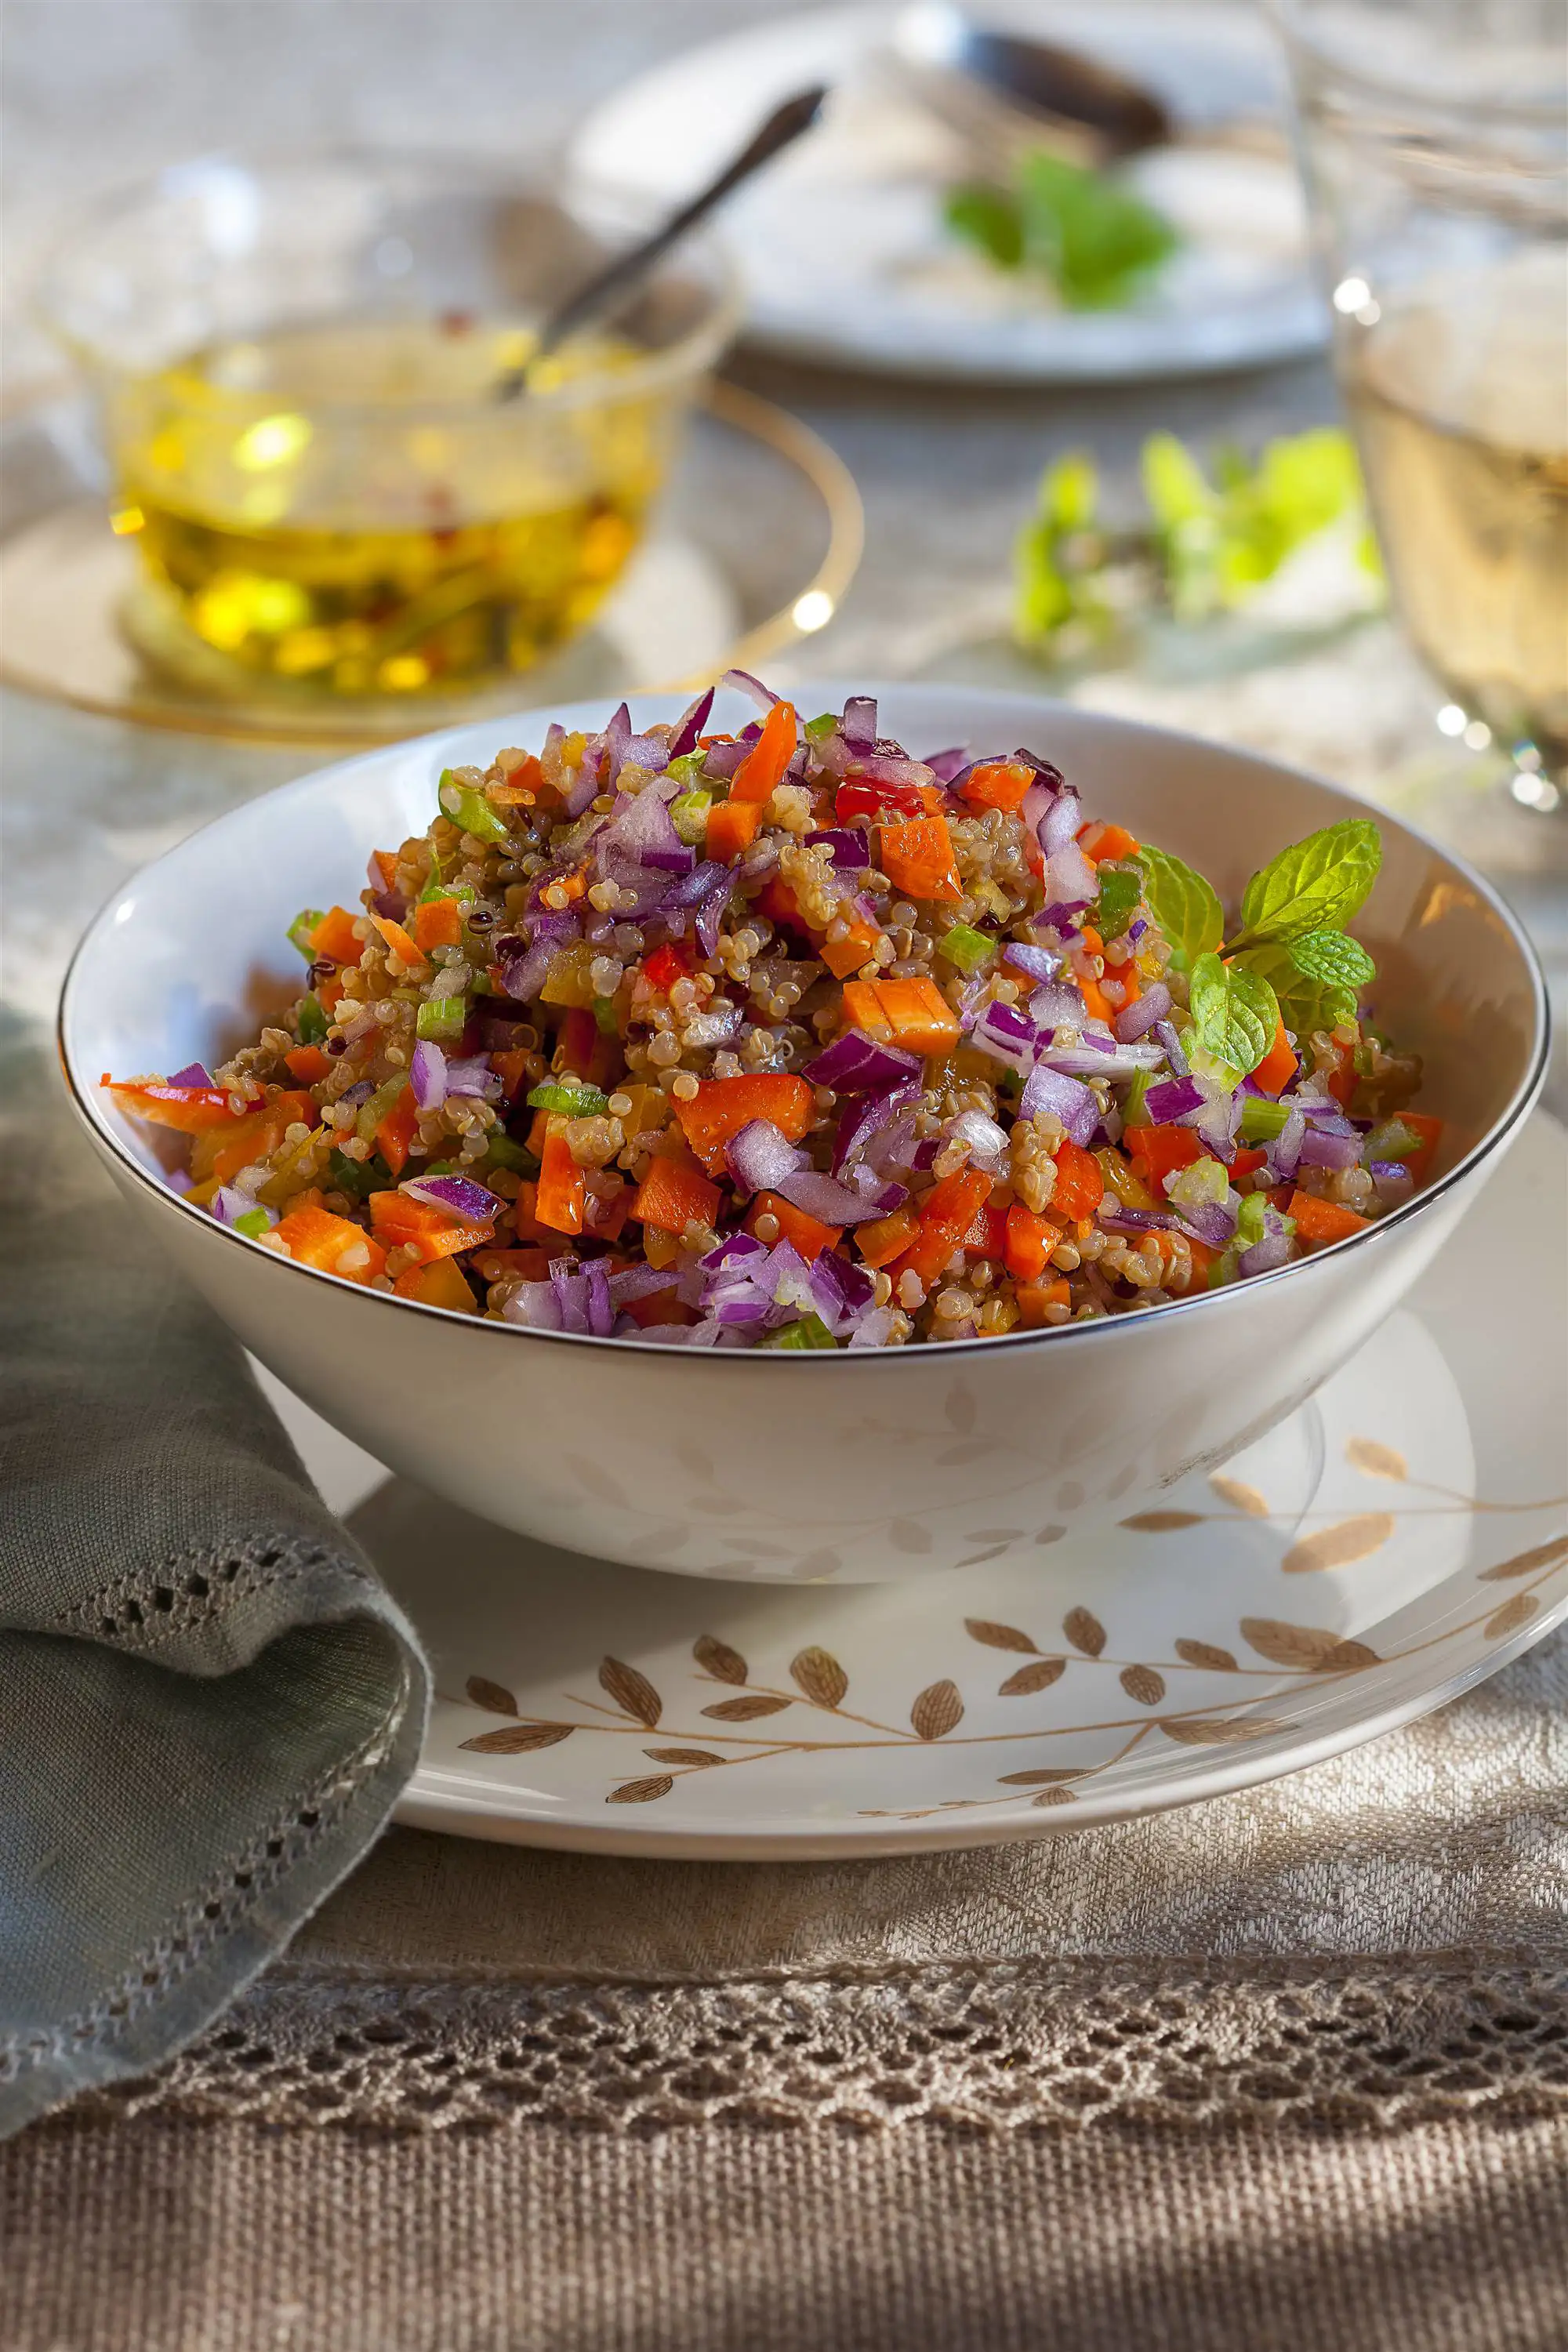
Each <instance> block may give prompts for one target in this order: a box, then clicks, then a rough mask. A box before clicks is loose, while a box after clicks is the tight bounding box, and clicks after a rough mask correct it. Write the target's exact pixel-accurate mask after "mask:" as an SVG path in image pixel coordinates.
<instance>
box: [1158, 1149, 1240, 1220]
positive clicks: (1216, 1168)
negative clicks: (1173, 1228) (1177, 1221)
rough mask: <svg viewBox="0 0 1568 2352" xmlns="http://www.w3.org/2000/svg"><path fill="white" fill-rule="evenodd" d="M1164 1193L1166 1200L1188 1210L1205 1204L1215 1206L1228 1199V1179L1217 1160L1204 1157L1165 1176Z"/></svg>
mask: <svg viewBox="0 0 1568 2352" xmlns="http://www.w3.org/2000/svg"><path fill="white" fill-rule="evenodd" d="M1165 1192H1166V1196H1167V1198H1168V1199H1170V1200H1173V1201H1174V1202H1177V1203H1178V1205H1184V1206H1186V1207H1188V1208H1197V1207H1198V1206H1200V1205H1201V1204H1202V1203H1204V1202H1212V1203H1213V1204H1215V1206H1217V1205H1218V1204H1219V1203H1220V1202H1224V1201H1226V1200H1228V1199H1229V1197H1230V1177H1229V1175H1228V1174H1227V1173H1226V1170H1225V1168H1224V1167H1223V1166H1222V1164H1221V1163H1220V1161H1219V1160H1210V1159H1208V1158H1207V1157H1206V1156H1205V1158H1203V1159H1201V1160H1193V1161H1192V1163H1191V1164H1190V1166H1188V1167H1186V1168H1178V1169H1177V1171H1176V1172H1175V1174H1174V1175H1173V1176H1167V1178H1166V1179H1165Z"/></svg>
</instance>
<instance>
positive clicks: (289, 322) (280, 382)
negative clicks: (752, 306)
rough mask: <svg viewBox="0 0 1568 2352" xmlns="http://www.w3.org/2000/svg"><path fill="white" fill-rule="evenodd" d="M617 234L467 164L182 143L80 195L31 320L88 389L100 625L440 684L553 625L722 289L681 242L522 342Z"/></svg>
mask: <svg viewBox="0 0 1568 2352" xmlns="http://www.w3.org/2000/svg"><path fill="white" fill-rule="evenodd" d="M628 234H629V230H628V228H627V226H626V225H625V224H622V223H617V222H615V221H606V220H604V219H602V218H595V219H589V218H586V217H584V216H583V215H579V214H577V213H574V212H573V211H571V210H569V209H568V208H567V206H566V205H564V204H563V203H562V202H561V201H560V200H559V199H557V198H556V197H555V196H553V195H552V194H549V193H547V192H545V191H543V190H542V189H541V188H538V187H530V186H527V185H520V184H518V183H517V182H516V181H512V180H508V179H507V178H506V177H504V175H502V174H501V173H499V172H494V173H492V172H490V171H489V170H487V169H486V167H484V166H483V165H482V164H476V163H468V162H465V161H461V160H451V159H447V158H432V157H419V156H416V157H412V158H399V157H393V156H387V157H376V156H370V155H363V154H353V153H336V154H330V155H318V156H312V157H300V158H298V159H279V160H275V161H247V160H244V159H239V158H232V157H214V158H208V159H205V160H203V161H200V162H197V163H189V164H183V165H180V166H177V167H175V168H173V169H171V170H168V171H165V172H163V173H160V174H159V175H158V177H157V178H156V179H155V180H153V181H152V182H150V183H148V184H145V185H144V186H142V187H141V188H138V189H134V190H132V191H131V192H130V193H129V194H122V195H121V196H118V197H116V198H114V199H112V200H110V201H109V202H107V203H105V204H103V205H100V206H99V207H98V208H97V209H96V211H95V212H94V213H93V214H91V215H88V216H87V217H86V218H85V219H84V220H83V221H82V222H81V223H80V224H79V226H78V228H77V229H76V231H75V232H74V233H73V235H72V236H71V237H70V238H69V240H68V242H67V243H66V244H65V245H64V246H63V247H62V248H61V250H60V251H59V253H58V255H57V257H56V258H55V260H54V262H53V264H52V266H51V268H49V270H48V271H47V275H46V278H45V280H44V283H43V287H42V289H41V304H42V309H43V311H44V315H45V318H46V320H47V323H48V324H49V326H50V327H51V329H52V330H53V331H54V332H55V334H56V335H57V336H58V338H59V340H60V341H62V342H64V343H65V344H66V346H67V347H68V349H69V351H70V352H72V354H73V355H74V357H75V358H76V360H77V362H79V365H80V366H81V368H82V369H83V371H84V372H85V373H86V376H87V378H88V381H89V385H90V387H91V389H92V391H93V394H94V396H95V403H96V407H97V410H98V415H99V417H100V430H101V435H102V441H103V447H104V454H105V458H106V461H107V467H108V478H109V484H110V512H109V518H108V523H107V525H106V527H107V528H110V529H112V530H115V531H117V532H119V533H121V534H122V535H126V536H130V537H133V538H134V541H135V542H136V545H137V548H138V550H139V551H140V555H141V558H142V564H141V572H140V583H139V585H138V587H137V589H136V590H135V592H134V593H132V596H131V598H130V599H129V600H128V603H127V604H126V607H125V609H124V612H123V614H122V615H121V619H122V624H123V625H124V627H125V629H126V631H127V634H128V635H131V636H132V640H133V642H134V643H135V644H136V646H137V647H138V649H139V650H140V651H141V652H142V654H143V655H144V656H147V657H148V658H150V659H152V660H153V662H154V663H155V664H157V665H159V666H161V667H166V668H169V669H171V670H173V671H174V672H175V673H177V674H179V675H181V676H182V677H184V679H185V680H186V681H187V683H189V684H192V685H194V686H196V687H198V688H205V689H206V690H208V691H211V692H213V693H216V694H218V695H220V696H221V695H222V694H223V693H225V692H226V691H232V692H235V693H243V694H246V695H247V696H252V697H253V696H254V695H255V694H256V693H257V691H258V689H264V688H266V687H267V686H268V684H270V685H271V686H272V687H273V688H276V690H277V691H278V692H279V693H280V694H284V695H287V696H289V698H301V697H303V698H314V697H317V696H321V697H331V698H337V697H353V698H408V699H409V700H410V701H417V700H432V699H436V700H438V699H441V698H447V697H450V696H453V695H459V696H460V695H461V694H462V693H463V692H464V691H465V690H467V689H470V688H476V687H479V686H480V685H483V684H485V683H487V682H491V681H494V680H495V679H497V678H498V677H501V676H503V675H504V674H506V673H508V672H511V671H524V670H527V669H529V668H530V667H531V666H532V665H533V664H534V663H535V662H536V661H537V660H539V659H540V658H541V657H542V656H543V655H545V654H547V653H549V652H550V651H551V650H552V649H553V648H554V647H556V646H560V645H562V644H563V643H564V642H565V641H566V640H567V639H568V638H570V637H572V636H574V635H575V634H576V633H577V632H578V631H579V630H580V629H582V628H583V626H584V624H585V623H586V622H587V621H588V620H589V619H590V618H591V617H592V615H593V614H594V613H595V610H596V608H597V607H598V605H599V604H601V602H602V601H603V599H604V597H605V594H606V593H608V591H609V590H610V588H611V587H612V586H613V585H614V583H615V582H616V579H617V578H618V576H619V574H620V573H621V572H622V570H623V569H624V567H625V565H626V561H627V559H628V557H629V556H630V555H631V553H632V551H633V550H634V549H635V548H636V546H637V543H638V541H639V540H640V539H641V537H642V535H643V532H644V530H645V528H646V526H647V520H648V517H649V514H650V512H651V510H652V509H653V508H654V506H655V503H656V502H657V499H658V494H659V491H660V489H661V488H662V486H663V483H664V481H665V479H666V478H667V475H668V470H669V466H670V461H671V458H672V456H673V455H674V452H675V450H676V447H677V446H678V442H679V434H680V429H681V425H682V423H683V421H684V418H685V415H686V413H687V411H688V409H689V405H690V404H691V401H692V399H693V397H694V396H695V395H696V394H697V393H698V392H699V390H700V387H701V385H702V383H703V381H704V379H705V378H706V376H707V374H708V373H709V372H710V370H711V368H712V366H713V364H714V362H715V361H716V360H717V358H718V357H719V355H720V354H721V352H722V351H723V349H724V347H725V345H726V343H727V342H728V341H729V340H730V338H731V335H732V333H733V331H734V329H735V326H736V324H737V320H738V299H737V295H736V290H735V288H734V285H733V282H732V279H731V276H730V273H729V271H728V268H727V267H726V265H725V264H724V262H723V260H722V258H721V256H720V255H719V253H718V252H717V251H716V249H715V248H713V247H711V246H709V245H691V246H688V247H683V248H682V250H681V251H680V253H679V256H677V257H672V258H671V259H670V260H668V261H667V262H666V264H665V265H664V267H663V268H661V269H660V270H659V271H658V272H657V273H656V274H655V275H654V276H653V278H651V279H650V280H649V281H648V282H647V284H646V285H645V287H644V288H643V289H642V290H641V292H640V293H639V294H638V295H637V297H636V298H635V299H633V300H631V301H630V302H629V303H628V305H627V307H626V309H625V310H624V311H622V312H621V313H620V314H618V315H616V317H615V318H614V319H613V320H611V321H610V323H609V324H608V325H607V326H606V327H605V328H603V329H599V330H590V331H586V332H584V333H583V334H580V335H578V336H575V337H574V338H572V339H571V340H569V341H566V342H564V343H563V344H562V345H561V346H560V347H559V349H557V350H556V351H554V352H551V353H549V354H547V355H546V356H544V357H543V358H542V359H540V360H539V361H538V362H536V363H535V365H534V366H533V367H532V368H531V370H530V372H529V375H528V381H527V384H526V388H525V390H524V391H523V392H522V393H521V395H519V396H515V397H511V398H507V397H504V396H503V395H502V385H503V382H504V380H505V379H506V378H507V376H508V375H509V373H512V372H514V371H515V370H517V369H518V367H519V366H520V365H521V363H522V362H526V361H527V359H528V357H529V354H530V351H531V345H532V341H533V339H534V335H535V332H536V329H537V325H538V322H539V320H541V319H542V318H543V317H544V316H546V315H547V314H548V313H549V311H550V310H552V308H553V307H554V306H555V304H556V303H557V302H559V301H561V300H562V299H564V298H565V297H566V296H567V295H568V294H570V293H571V292H572V291H574V289H575V288H576V287H578V286H579V285H581V284H582V283H583V282H584V280H585V279H586V278H588V277H589V276H590V275H591V274H592V272H593V271H594V269H595V268H596V267H597V266H598V265H599V264H600V263H601V261H602V260H603V259H604V257H605V255H606V253H607V252H611V251H614V250H616V248H617V247H619V246H620V245H621V244H622V243H624V241H625V239H626V236H627V235H628Z"/></svg>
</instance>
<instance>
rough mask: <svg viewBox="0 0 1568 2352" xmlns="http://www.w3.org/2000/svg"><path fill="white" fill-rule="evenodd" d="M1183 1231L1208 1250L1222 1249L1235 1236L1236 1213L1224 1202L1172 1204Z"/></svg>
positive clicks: (1230, 1205)
mask: <svg viewBox="0 0 1568 2352" xmlns="http://www.w3.org/2000/svg"><path fill="white" fill-rule="evenodd" d="M1172 1206H1173V1208H1174V1209H1175V1210H1176V1212H1177V1214H1178V1216H1179V1217H1180V1219H1181V1222H1182V1224H1183V1226H1184V1229H1185V1230H1186V1231H1187V1232H1188V1233H1190V1234H1194V1236H1195V1238H1196V1239H1197V1240H1199V1241H1200V1242H1203V1243H1204V1244H1205V1245H1206V1246H1207V1247H1208V1248H1209V1249H1224V1247H1225V1246H1226V1243H1227V1242H1229V1241H1231V1240H1233V1239H1234V1237H1235V1234H1236V1219H1237V1211H1236V1209H1235V1207H1234V1206H1233V1205H1232V1204H1231V1203H1230V1202H1226V1201H1179V1202H1173V1203H1172Z"/></svg>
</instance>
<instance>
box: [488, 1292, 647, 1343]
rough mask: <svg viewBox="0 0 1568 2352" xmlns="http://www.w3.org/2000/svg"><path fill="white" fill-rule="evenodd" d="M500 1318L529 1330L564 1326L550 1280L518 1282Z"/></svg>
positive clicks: (559, 1304)
mask: <svg viewBox="0 0 1568 2352" xmlns="http://www.w3.org/2000/svg"><path fill="white" fill-rule="evenodd" d="M501 1318H502V1320H503V1321H504V1322H507V1323H521V1325H522V1327H523V1328H524V1329H525V1330H529V1331H560V1330H563V1329H564V1328H565V1327H564V1325H563V1321H562V1318H561V1301H560V1299H559V1298H558V1297H557V1296H556V1292H555V1285H554V1284H553V1283H552V1282H522V1283H520V1284H519V1285H518V1286H517V1288H516V1289H515V1290H514V1291H513V1292H512V1293H511V1294H510V1297H508V1299H507V1302H506V1304H505V1306H504V1307H502V1308H501ZM678 1328H679V1327H678Z"/></svg>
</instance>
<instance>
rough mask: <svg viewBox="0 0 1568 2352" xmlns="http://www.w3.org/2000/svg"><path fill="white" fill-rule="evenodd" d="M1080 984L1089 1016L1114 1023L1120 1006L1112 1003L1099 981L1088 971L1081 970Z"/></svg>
mask: <svg viewBox="0 0 1568 2352" xmlns="http://www.w3.org/2000/svg"><path fill="white" fill-rule="evenodd" d="M1078 984H1079V992H1080V993H1081V994H1082V997H1083V1001H1084V1003H1085V1005H1086V1006H1087V1007H1088V1010H1089V1018H1090V1019H1091V1020H1093V1021H1104V1022H1106V1023H1108V1024H1111V1025H1114V1024H1115V1020H1116V1015H1117V1013H1118V1011H1119V1009H1120V1008H1119V1007H1118V1006H1116V1005H1114V1004H1112V1003H1111V1002H1110V998H1109V997H1108V996H1107V995H1106V993H1105V991H1104V990H1103V989H1102V988H1101V986H1100V982H1099V981H1098V980H1094V979H1091V978H1090V976H1089V974H1088V973H1087V972H1080V973H1079V975H1078Z"/></svg>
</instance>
